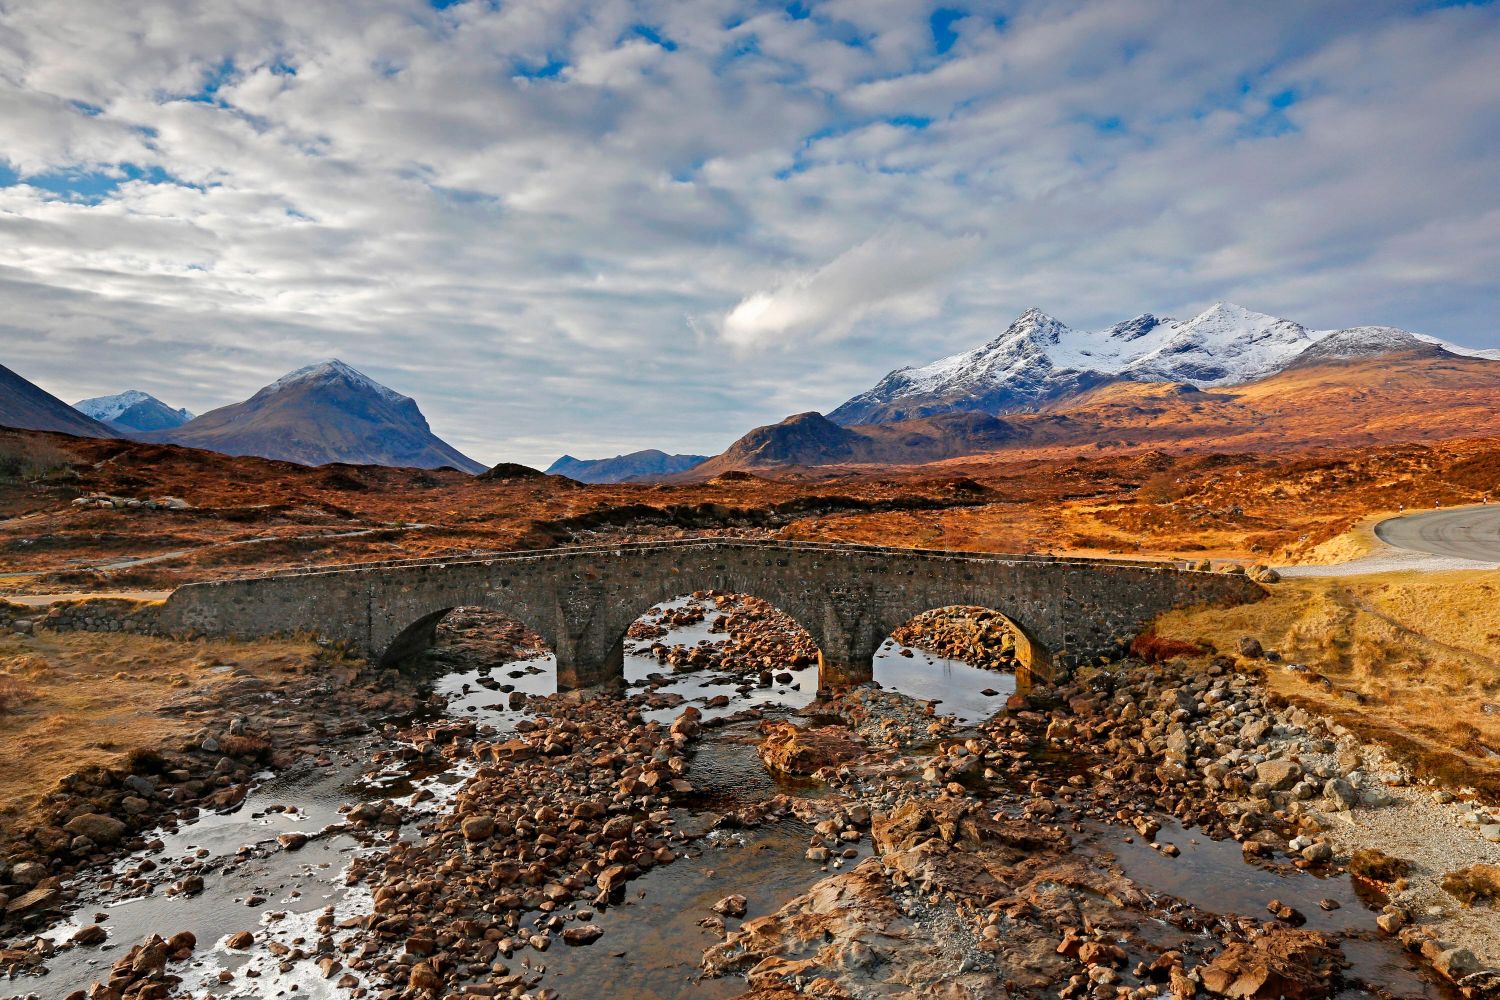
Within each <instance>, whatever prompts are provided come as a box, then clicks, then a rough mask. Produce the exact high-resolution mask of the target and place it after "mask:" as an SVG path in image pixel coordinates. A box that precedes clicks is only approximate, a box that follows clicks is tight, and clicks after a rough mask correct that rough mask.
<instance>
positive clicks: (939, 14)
mask: <svg viewBox="0 0 1500 1000" xmlns="http://www.w3.org/2000/svg"><path fill="white" fill-rule="evenodd" d="M968 16H969V12H968V11H966V10H959V9H958V8H957V7H939V8H938V9H937V10H935V11H933V12H932V17H930V18H928V24H929V25H931V27H932V47H933V49H934V50H935V51H936V52H937V54H938V55H943V54H944V53H946V52H947V51H948V50H949V49H951V48H953V43H954V42H957V41H958V32H956V31H954V30H953V26H954V25H955V24H957V23H958V22H959V21H962V20H963V19H964V18H965V17H968Z"/></svg>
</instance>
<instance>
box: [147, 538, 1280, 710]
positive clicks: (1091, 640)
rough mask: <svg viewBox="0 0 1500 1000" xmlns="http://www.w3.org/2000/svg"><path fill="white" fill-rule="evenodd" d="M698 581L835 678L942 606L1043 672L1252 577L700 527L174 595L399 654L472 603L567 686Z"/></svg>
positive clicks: (201, 620)
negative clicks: (991, 627) (793, 641)
mask: <svg viewBox="0 0 1500 1000" xmlns="http://www.w3.org/2000/svg"><path fill="white" fill-rule="evenodd" d="M695 590H724V591H732V592H735V593H742V594H753V595H755V596H757V597H760V598H763V599H765V600H767V601H769V602H771V603H772V604H774V605H775V606H776V607H777V608H779V609H781V610H782V611H784V612H785V613H786V614H788V615H790V616H791V617H792V618H793V619H795V620H796V621H797V622H798V623H799V624H800V625H801V626H802V627H803V628H805V629H807V631H808V633H809V634H810V635H811V636H812V638H813V640H814V641H815V642H816V643H817V645H818V649H819V650H820V651H821V653H820V671H819V679H820V682H821V683H822V684H824V685H830V686H837V685H842V684H854V683H860V682H862V681H866V680H869V679H871V677H872V674H873V669H874V666H873V658H874V655H875V653H876V651H877V649H879V647H880V646H881V644H882V643H883V642H884V641H885V640H886V638H887V637H889V636H890V634H891V633H892V632H893V631H894V630H895V629H897V628H898V627H900V626H901V625H903V624H905V623H906V622H908V621H909V620H911V619H912V618H913V617H915V616H916V615H918V614H920V613H922V612H924V611H929V610H932V609H934V608H943V607H950V606H954V605H978V606H982V607H987V608H992V609H994V610H996V611H998V612H999V613H1001V614H1002V615H1004V616H1005V617H1006V618H1007V619H1009V621H1010V622H1011V624H1012V625H1013V626H1014V627H1015V629H1016V632H1017V633H1018V635H1019V637H1020V639H1019V641H1018V647H1019V649H1018V652H1019V653H1020V654H1021V655H1020V656H1019V657H1018V659H1020V660H1021V662H1023V663H1026V664H1029V667H1030V669H1031V671H1032V673H1033V674H1035V675H1037V676H1040V677H1042V678H1044V679H1046V678H1051V677H1053V676H1054V672H1055V671H1065V670H1067V669H1068V668H1070V667H1072V666H1074V665H1076V664H1078V663H1082V662H1086V661H1088V660H1090V659H1092V658H1094V657H1096V656H1102V655H1112V654H1114V653H1116V652H1118V650H1119V648H1120V645H1121V643H1123V642H1125V641H1128V640H1129V639H1131V638H1133V637H1134V636H1135V635H1136V634H1137V633H1139V631H1140V630H1141V629H1142V628H1143V627H1145V625H1146V624H1147V623H1149V622H1150V621H1151V620H1152V619H1153V618H1155V617H1156V616H1157V615H1159V614H1161V613H1162V612H1164V611H1168V610H1171V609H1173V608H1178V607H1184V606H1188V605H1194V604H1221V605H1224V604H1243V603H1247V602H1249V601H1253V600H1257V599H1259V598H1260V597H1262V596H1264V594H1265V592H1264V591H1263V590H1262V589H1261V588H1260V587H1259V586H1258V585H1257V584H1255V583H1253V582H1252V581H1250V580H1248V579H1246V578H1245V577H1244V576H1242V575H1229V574H1223V573H1208V572H1196V571H1191V570H1185V569H1179V568H1176V567H1174V566H1172V565H1170V564H1165V563H1139V562H1136V563H1132V562H1124V561H1105V560H1077V559H1074V560H1069V559H1057V558H1053V557H1046V556H1009V555H987V554H982V553H973V552H941V551H931V550H923V549H898V548H882V547H878V546H869V545H837V544H823V543H815V542H781V541H759V540H742V539H693V540H683V541H666V542H643V543H631V544H620V545H609V546H602V545H601V546H590V547H579V548H566V549H549V550H543V551H532V552H513V553H499V554H492V555H482V556H465V557H461V558H454V559H423V560H404V561H395V562H385V563H362V564H354V565H347V566H332V567H324V568H320V569H309V570H297V571H290V572H283V573H273V574H269V575H267V576H262V577H254V578H248V579H241V580H230V581H224V582H218V583H198V584H189V585H187V586H184V587H181V588H179V589H178V590H177V591H176V592H175V593H173V594H172V596H171V597H170V598H169V599H168V601H167V602H166V604H165V605H164V606H163V607H162V608H161V611H160V620H161V625H162V626H163V627H164V628H165V629H167V630H169V631H174V632H194V633H198V634H203V635H211V636H236V637H240V638H256V637H266V636H273V635H284V634H293V633H298V632H310V633H314V634H317V635H319V636H322V637H324V638H326V639H330V640H334V641H342V642H346V643H348V644H349V645H350V646H351V647H353V648H354V649H355V650H357V651H359V652H361V653H363V654H364V655H367V656H369V657H371V658H373V659H376V660H379V661H382V662H386V663H394V662H397V661H399V660H400V659H402V658H403V657H405V656H407V655H409V654H411V653H413V652H416V651H419V650H420V649H422V648H423V647H424V646H426V645H427V644H429V643H430V642H431V641H432V638H433V633H434V630H435V629H436V627H437V623H438V621H439V620H440V619H441V618H442V617H443V615H445V614H446V613H447V612H448V611H449V610H451V609H452V608H455V607H460V606H470V605H472V606H478V607H483V608H488V609H491V610H493V611H497V612H499V613H501V614H504V615H506V616H507V617H510V618H512V619H514V620H516V621H518V622H521V623H523V624H525V625H527V626H529V627H531V628H532V629H534V630H536V631H537V632H539V633H540V634H541V635H542V637H543V638H544V639H545V640H546V641H547V643H548V644H549V645H550V646H551V648H552V650H553V651H554V652H555V653H556V655H557V684H558V689H559V690H575V689H579V688H586V687H592V686H594V685H598V684H603V683H606V682H609V681H612V680H615V679H618V678H621V677H623V672H624V660H623V655H624V647H623V642H624V638H625V630H626V629H627V628H629V626H630V623H631V622H633V621H634V620H635V619H636V618H638V617H639V616H640V615H641V614H643V613H644V612H645V611H646V610H647V609H649V608H651V607H652V606H653V605H656V604H660V603H661V602H663V601H667V600H670V599H671V598H673V597H678V596H680V595H682V594H687V593H691V592H693V591H695Z"/></svg>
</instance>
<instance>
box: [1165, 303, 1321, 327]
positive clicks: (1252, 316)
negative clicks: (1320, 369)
mask: <svg viewBox="0 0 1500 1000" xmlns="http://www.w3.org/2000/svg"><path fill="white" fill-rule="evenodd" d="M1188 323H1189V324H1190V325H1198V326H1216V327H1226V326H1250V325H1257V324H1266V325H1269V324H1274V323H1291V321H1290V320H1285V319H1281V318H1280V317H1278V316H1272V315H1270V314H1268V313H1261V312H1256V311H1255V310H1253V309H1246V308H1245V307H1244V306H1241V305H1235V304H1234V303H1233V302H1215V303H1214V304H1213V305H1211V306H1209V307H1208V308H1207V309H1205V310H1203V311H1202V312H1201V313H1199V314H1198V315H1196V316H1194V317H1193V318H1192V319H1190V320H1188ZM1291 325H1293V326H1300V324H1296V323H1293V324H1291Z"/></svg>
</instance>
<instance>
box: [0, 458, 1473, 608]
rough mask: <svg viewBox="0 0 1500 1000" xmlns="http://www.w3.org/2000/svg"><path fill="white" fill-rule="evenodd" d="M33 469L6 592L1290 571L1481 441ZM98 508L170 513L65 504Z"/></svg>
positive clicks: (1468, 474) (6, 511)
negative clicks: (688, 472)
mask: <svg viewBox="0 0 1500 1000" xmlns="http://www.w3.org/2000/svg"><path fill="white" fill-rule="evenodd" d="M7 451H9V452H11V453H17V452H20V453H25V454H28V455H38V454H43V453H45V454H46V455H47V456H48V457H47V459H46V461H45V462H44V463H42V464H43V465H45V466H46V468H45V469H40V467H38V469H39V470H40V471H38V470H33V471H32V472H28V473H22V474H16V475H11V476H9V477H3V478H0V514H3V515H4V516H5V520H3V521H0V588H3V590H4V592H6V593H12V594H14V593H49V592H50V593H58V592H69V591H80V590H82V591H89V590H122V589H157V588H160V589H165V588H169V587H172V586H176V585H177V584H180V583H182V582H186V581H189V580H198V579H212V578H221V577H226V576H235V575H242V574H244V573H248V572H254V571H257V570H262V569H268V568H276V567H284V566H299V565H311V564H320V563H330V562H349V561H365V560H375V559H386V558H393V557H405V556H442V555H452V554H456V553H465V552H473V551H481V550H500V549H513V548H538V547H545V546H551V545H559V544H569V543H574V542H587V541H599V540H606V539H613V540H628V539H639V538H661V537H683V536H688V535H705V534H716V533H720V534H737V535H776V536H779V537H787V538H803V539H818V540H844V541H852V542H866V543H878V544H886V545H908V546H924V547H940V548H954V549H968V550H986V551H1002V552H1003V551H1014V552H1042V551H1050V552H1076V553H1087V554H1106V555H1107V554H1117V555H1128V556H1132V557H1139V556H1162V557H1174V556H1175V557H1195V558H1197V557H1203V556H1209V557H1222V558H1236V559H1243V560H1250V561H1261V562H1293V561H1299V560H1302V559H1308V558H1311V557H1314V556H1316V554H1317V552H1318V547H1319V546H1320V545H1322V544H1323V543H1325V542H1327V541H1328V540H1329V539H1331V538H1335V537H1336V536H1339V535H1341V534H1343V533H1344V532H1346V531H1348V530H1349V528H1350V527H1351V526H1352V525H1354V524H1355V523H1357V522H1359V521H1360V520H1361V519H1363V518H1365V517H1367V516H1368V515H1370V514H1372V513H1377V512H1385V511H1396V510H1399V509H1401V508H1403V507H1405V508H1408V509H1410V508H1418V507H1428V508H1430V507H1432V506H1434V505H1442V506H1449V505H1453V504H1461V503H1473V502H1478V501H1481V500H1483V499H1484V498H1485V497H1486V496H1488V495H1490V494H1491V493H1492V492H1493V491H1494V490H1495V488H1496V486H1497V484H1500V442H1497V441H1496V440H1495V439H1483V438H1481V439H1467V440H1450V441H1444V442H1439V443H1433V444H1392V445H1387V446H1382V447H1376V448H1369V447H1355V448H1332V447H1328V448H1318V449H1307V450H1302V451H1283V452H1261V453H1255V452H1246V453H1228V454H1197V453H1192V452H1176V453H1174V452H1170V451H1167V450H1163V449H1153V450H1149V451H1136V452H1127V453H1122V454H1104V455H1079V454H1062V455H1054V456H1049V457H1014V456H1011V455H1008V454H1006V453H999V454H994V455H987V456H980V457H974V458H970V459H965V460H959V461H953V462H945V463H941V464H938V465H926V466H910V467H884V468H880V469H873V470H872V469H869V468H865V469H859V470H854V469H837V468H835V469H817V470H805V469H804V470H784V471H780V472H778V474H777V475H778V478H774V479H773V478H769V477H767V476H764V475H756V474H750V473H744V472H731V473H727V474H725V475H721V476H718V477H715V478H713V479H710V480H707V481H702V482H691V483H657V484H615V485H598V486H585V485H583V484H579V483H575V482H573V481H572V480H568V479H564V478H562V477H557V476H543V475H542V474H541V473H537V472H535V471H534V470H527V469H524V468H522V467H518V466H517V467H504V468H501V469H498V470H497V471H496V473H495V474H493V475H491V474H486V475H484V476H480V477H472V476H469V475H466V474H464V473H460V472H453V471H445V470H436V471H423V470H413V469H391V468H383V467H374V466H343V465H329V466H320V467H307V466H301V465H294V464H291V463H287V462H275V461H269V460H265V459H258V458H229V457H226V456H222V455H216V454H214V453H211V452H204V451H196V450H193V449H187V448H179V447H175V446H167V445H147V444H139V443H135V442H130V441H119V440H93V439H84V438H70V437H67V436H64V435H55V434H42V433H39V432H15V431H0V453H5V452H7ZM95 493H102V494H109V495H114V496H125V497H139V498H147V499H149V498H156V497H161V496H173V497H178V498H181V499H182V500H184V501H186V502H187V503H188V504H190V505H191V506H190V507H189V508H188V509H184V510H135V509H101V508H98V507H80V506H75V505H73V503H72V501H73V500H74V499H75V498H78V497H80V496H87V495H90V494H95Z"/></svg>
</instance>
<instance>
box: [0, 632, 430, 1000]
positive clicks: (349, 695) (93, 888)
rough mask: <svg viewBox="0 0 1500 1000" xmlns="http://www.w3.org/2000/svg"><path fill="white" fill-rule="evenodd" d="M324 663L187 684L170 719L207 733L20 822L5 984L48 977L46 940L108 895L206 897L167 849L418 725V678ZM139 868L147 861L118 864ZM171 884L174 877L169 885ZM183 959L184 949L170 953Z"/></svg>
mask: <svg viewBox="0 0 1500 1000" xmlns="http://www.w3.org/2000/svg"><path fill="white" fill-rule="evenodd" d="M313 661H314V662H310V663H308V664H305V666H306V668H307V669H305V670H297V671H296V672H292V673H285V674H280V675H277V676H263V675H261V674H258V673H254V672H251V671H247V670H238V669H236V668H234V667H232V666H230V665H224V666H223V667H222V669H223V670H224V671H228V672H229V673H230V675H231V676H229V677H228V678H227V679H217V678H216V681H215V682H214V683H212V684H211V685H204V686H201V687H194V686H192V685H190V684H186V683H184V684H182V685H181V687H182V688H183V690H182V691H181V693H179V694H177V695H176V696H173V697H171V698H169V699H168V700H167V701H166V703H165V704H163V705H162V706H161V707H160V708H159V709H158V710H157V714H158V715H159V716H160V717H161V718H162V719H163V720H164V722H165V721H166V720H173V721H175V722H181V721H189V722H191V721H194V720H196V721H198V723H199V724H198V726H197V728H196V729H195V730H190V731H189V732H188V733H187V734H186V735H182V736H179V735H173V736H171V737H167V738H163V739H162V740H160V741H159V742H158V743H156V744H155V745H148V746H141V747H137V748H136V749H134V750H132V751H131V752H130V753H128V754H125V755H122V756H120V757H118V758H117V759H116V760H115V761H114V762H113V763H111V764H108V765H90V766H87V767H83V768H80V769H78V770H75V771H72V772H70V773H68V774H65V775H63V776H62V777H61V779H60V780H58V781H57V783H56V786H55V787H54V788H53V789H52V791H51V792H50V793H49V794H47V795H46V796H45V797H44V799H43V800H42V801H41V802H40V803H39V804H38V805H37V807H36V808H35V809H34V810H33V811H32V812H31V813H30V814H29V815H27V816H25V817H22V818H21V819H20V820H18V821H17V822H14V823H8V824H6V826H5V829H4V831H3V835H0V941H3V942H4V945H3V947H0V974H8V975H12V976H15V975H21V974H25V973H27V972H28V971H35V970H38V969H39V968H40V967H42V966H43V965H44V964H45V963H46V962H47V961H48V959H49V958H50V957H51V955H52V954H53V953H54V951H55V948H56V946H57V944H58V943H59V941H58V940H56V939H54V938H51V937H46V936H41V934H42V932H44V931H46V930H47V929H48V928H50V927H52V926H54V925H56V924H57V923H58V922H59V921H62V920H64V919H66V918H68V917H69V915H70V914H71V913H72V912H73V911H74V910H75V909H77V908H78V907H79V906H80V905H83V902H84V901H85V900H86V898H87V897H88V896H89V895H90V894H93V893H98V892H106V893H109V894H110V897H111V898H112V899H114V900H117V901H118V900H125V899H130V898H138V897H141V896H146V895H151V894H156V893H161V894H164V895H167V896H184V897H190V896H194V895H197V894H198V893H201V892H203V891H204V879H203V873H204V872H205V871H207V868H206V867H204V866H203V864H201V863H193V862H191V861H189V862H188V863H186V864H168V863H167V862H166V861H165V859H164V860H163V861H162V862H157V861H153V860H151V859H150V855H152V854H153V853H156V852H159V851H160V850H162V848H163V843H164V840H163V838H170V837H171V836H172V835H173V833H174V832H175V831H177V830H179V829H182V828H185V827H191V826H192V825H193V824H195V823H198V822H201V821H202V820H203V818H204V817H208V816H212V815H215V814H219V813H224V812H227V811H232V810H234V809H236V808H237V807H239V806H240V804H241V803H242V802H243V801H244V800H245V798H246V796H247V794H248V793H249V792H250V791H251V789H252V788H254V787H255V786H256V785H257V784H260V783H262V782H265V781H266V780H267V779H268V778H270V777H272V776H274V775H276V774H278V773H281V772H283V771H287V770H291V769H297V768H304V769H305V768H319V767H328V766H330V765H331V764H332V763H333V761H334V758H335V755H336V754H337V753H338V751H339V748H340V747H343V746H347V745H350V744H351V743H352V742H353V741H355V740H357V739H359V738H360V737H362V736H364V735H365V734H368V733H370V732H371V731H372V727H373V725H374V724H375V723H376V722H377V721H378V720H379V719H381V718H385V717H393V716H395V717H400V716H408V715H410V714H411V713H412V712H413V711H414V710H415V709H416V707H417V705H418V699H417V697H416V687H415V685H414V683H413V682H412V681H411V679H409V678H406V677H403V676H401V675H399V674H396V673H394V672H389V671H386V672H374V671H371V670H368V669H366V668H365V667H364V665H363V664H362V663H360V662H358V661H349V660H346V659H344V658H343V657H342V656H341V655H340V654H338V653H337V652H335V651H332V650H323V651H321V652H320V653H318V654H317V655H316V656H315V657H314V658H313ZM163 728H164V729H166V728H173V729H175V730H176V731H178V732H180V731H181V727H180V726H176V727H167V726H166V725H164V726H163ZM130 857H137V858H141V859H142V860H140V861H139V862H137V863H134V864H129V865H125V866H123V867H122V866H121V865H120V864H118V862H119V861H120V859H122V858H130ZM168 872H170V873H171V876H172V877H171V878H170V879H165V880H164V876H165V875H166V874H167V873H168ZM97 924H98V922H97V921H94V922H84V925H83V926H82V927H80V928H78V929H77V931H76V932H75V933H72V934H70V935H69V937H68V939H65V940H71V941H72V942H73V943H76V944H78V945H79V946H84V947H87V946H92V945H97V944H98V943H100V942H102V941H103V940H104V939H105V937H106V932H105V930H104V929H103V928H101V927H99V926H98V925H97ZM180 949H181V942H178V944H177V945H174V946H173V947H170V948H168V949H166V952H165V954H168V955H170V954H174V953H176V952H177V951H179V950H180ZM155 953H156V952H155V951H154V950H153V951H152V955H155ZM153 961H154V959H153ZM147 978H148V979H149V977H147ZM153 982H154V980H153ZM143 988H144V987H143ZM102 995H108V994H102ZM143 995H144V994H143Z"/></svg>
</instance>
